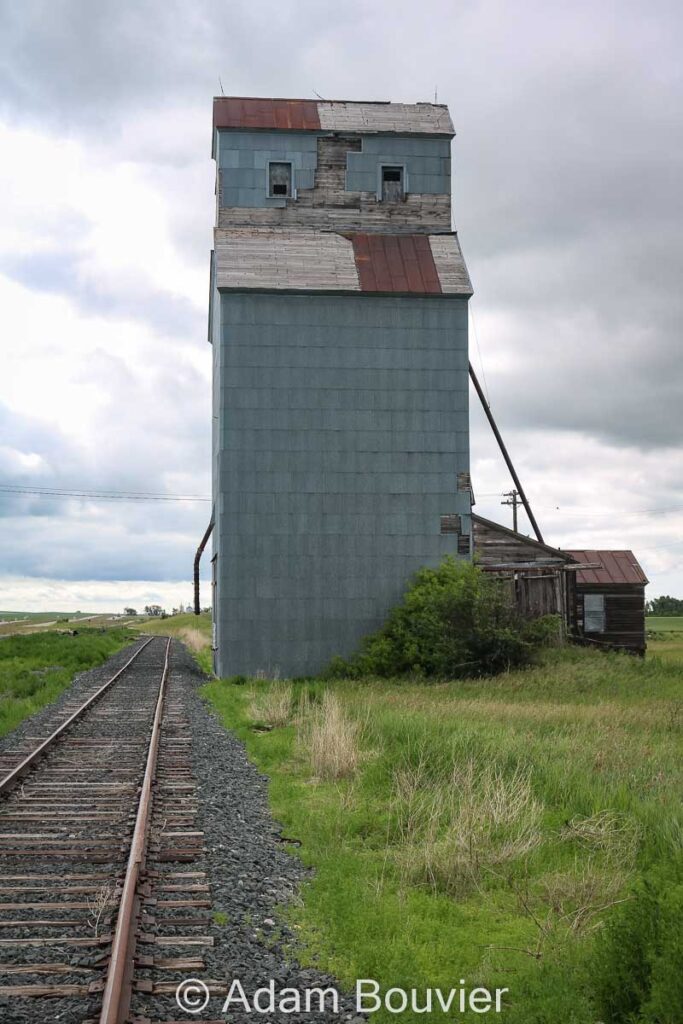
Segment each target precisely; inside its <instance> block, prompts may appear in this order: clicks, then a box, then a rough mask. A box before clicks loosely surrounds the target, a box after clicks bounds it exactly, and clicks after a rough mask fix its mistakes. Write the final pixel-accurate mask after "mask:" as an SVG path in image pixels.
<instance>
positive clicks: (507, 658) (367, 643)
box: [328, 557, 556, 678]
mask: <svg viewBox="0 0 683 1024" xmlns="http://www.w3.org/2000/svg"><path fill="white" fill-rule="evenodd" d="M551 620H552V617H551ZM555 630H556V625H555ZM548 632H549V627H548V624H547V623H546V625H545V627H544V626H537V625H535V624H530V623H525V622H524V621H523V620H522V619H521V618H520V617H519V616H518V614H517V612H516V609H515V608H514V606H513V604H512V602H511V600H510V597H509V593H508V591H507V588H506V585H505V584H504V583H503V582H502V581H501V580H500V579H497V578H496V577H494V576H492V575H490V574H487V573H484V572H482V571H481V570H480V569H479V568H477V566H476V565H472V564H471V563H469V562H460V561H455V559H453V558H451V557H447V558H445V559H444V561H443V562H442V563H441V565H440V566H439V567H438V568H436V569H421V570H420V571H419V572H418V573H417V574H416V575H415V577H414V578H413V581H412V583H411V586H410V587H409V589H408V591H407V592H406V594H405V597H404V600H403V603H402V604H400V605H399V606H397V607H396V608H394V609H393V610H392V611H391V612H390V614H389V618H388V620H387V622H386V624H385V625H384V626H383V627H382V628H381V629H380V630H379V631H378V632H377V633H374V634H373V635H371V636H369V637H366V639H365V640H364V641H363V643H362V646H361V649H360V652H359V653H358V654H357V655H355V656H354V657H353V658H352V659H350V660H349V661H345V660H344V659H342V658H335V659H333V661H332V662H331V663H330V666H329V668H328V675H330V676H338V677H339V676H354V677H358V676H367V675H370V676H372V675H374V676H397V675H404V674H408V673H412V674H417V675H422V676H438V677H442V678H443V677H449V678H457V677H462V676H478V675H493V674H495V673H497V672H501V671H505V670H508V669H510V668H513V667H519V666H522V665H526V664H528V663H529V662H530V661H531V657H532V653H533V649H534V647H535V646H538V645H539V644H540V643H541V642H545V640H546V639H547V636H548Z"/></svg>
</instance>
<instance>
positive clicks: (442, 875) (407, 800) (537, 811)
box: [394, 756, 542, 896]
mask: <svg viewBox="0 0 683 1024" xmlns="http://www.w3.org/2000/svg"><path fill="white" fill-rule="evenodd" d="M394 811H395V814H396V821H397V826H398V829H397V834H398V844H397V846H398V849H397V858H398V862H399V866H400V868H401V870H402V872H403V874H404V877H405V878H406V880H408V881H411V882H418V883H419V882H423V883H427V884H429V885H430V886H431V887H432V888H433V889H434V890H435V891H439V892H446V893H449V894H451V895H454V896H455V895H464V894H465V893H467V892H469V891H470V890H471V889H472V888H473V887H476V886H477V885H478V883H479V881H480V880H481V878H482V876H483V874H484V873H485V872H486V871H487V870H492V869H495V868H496V867H499V866H500V865H502V864H505V863H506V862H509V861H512V860H516V859H518V858H520V857H523V856H525V855H526V854H528V853H530V852H531V850H533V849H534V848H535V847H536V846H538V844H539V843H540V841H541V832H540V821H541V814H542V806H541V804H540V803H539V801H538V800H536V798H535V797H534V795H533V792H532V788H531V779H530V772H529V771H528V770H525V769H522V768H517V769H516V770H515V771H514V772H512V773H511V774H505V773H504V772H503V771H502V769H500V768H498V767H496V766H494V765H483V766H478V765H477V764H476V763H475V762H474V761H473V760H468V761H466V762H465V763H464V764H462V765H461V764H454V765H452V766H451V767H450V769H439V770H436V771H434V770H432V771H429V770H428V761H427V758H426V756H423V757H421V758H420V759H419V760H418V761H417V762H416V763H415V764H412V765H406V766H403V767H401V768H399V769H398V770H397V771H396V772H395V774H394Z"/></svg>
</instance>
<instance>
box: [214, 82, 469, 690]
mask: <svg viewBox="0 0 683 1024" xmlns="http://www.w3.org/2000/svg"><path fill="white" fill-rule="evenodd" d="M213 128H214V130H213V153H214V157H215V160H216V167H217V176H216V198H217V209H216V224H217V226H216V231H215V243H214V255H213V259H212V269H211V309H210V317H209V320H210V340H211V342H212V343H213V366H214V373H213V425H214V433H213V487H214V517H215V529H214V534H213V537H214V558H213V567H214V601H213V608H214V627H215V638H214V646H215V650H216V654H215V667H216V670H217V672H219V673H220V674H221V675H227V674H231V673H254V672H256V671H258V670H264V671H266V672H269V673H272V672H276V671H279V672H280V673H282V674H283V675H286V676H291V675H300V674H309V673H313V672H316V671H317V670H319V669H320V668H321V667H322V666H323V665H324V664H325V663H326V662H327V660H328V659H329V658H330V657H331V656H332V655H334V654H342V655H348V654H349V653H351V652H352V651H353V650H354V649H355V647H356V645H357V643H358V641H359V640H360V638H361V637H362V636H363V635H365V634H367V633H369V632H370V631H372V630H373V629H375V628H376V627H377V626H378V625H379V624H380V623H381V622H382V621H383V618H384V616H385V615H386V612H387V610H388V609H389V608H390V607H391V606H392V605H393V604H395V603H396V601H397V600H398V599H399V598H400V596H401V594H402V592H403V590H404V588H405V584H406V581H407V580H408V578H409V577H410V576H411V574H412V573H413V572H414V571H415V570H417V569H418V568H420V567H421V566H424V565H436V564H438V562H439V561H440V560H441V558H442V557H443V555H445V554H447V553H452V554H455V555H457V556H459V557H462V558H469V557H470V556H471V521H470V511H471V492H470V485H469V425H468V352H467V302H468V299H469V296H470V295H471V292H472V289H471V285H470V281H469V277H468V274H467V270H466V267H465V264H464V261H463V257H462V253H461V251H460V247H459V244H458V239H457V235H456V234H455V233H454V232H453V231H452V228H451V155H450V154H451V140H452V137H453V134H454V131H453V126H452V123H451V119H450V116H449V113H448V109H447V108H446V107H445V106H442V105H438V104H431V103H418V104H412V105H411V104H397V103H346V102H322V101H320V102H316V101H311V100H261V99H248V98H247V99H241V98H228V97H221V98H219V99H217V100H215V102H214V125H213Z"/></svg>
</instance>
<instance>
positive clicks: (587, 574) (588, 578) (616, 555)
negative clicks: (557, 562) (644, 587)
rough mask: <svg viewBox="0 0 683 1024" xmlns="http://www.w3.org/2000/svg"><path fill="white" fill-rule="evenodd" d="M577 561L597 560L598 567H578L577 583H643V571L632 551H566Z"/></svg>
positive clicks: (644, 579)
mask: <svg viewBox="0 0 683 1024" xmlns="http://www.w3.org/2000/svg"><path fill="white" fill-rule="evenodd" d="M567 554H569V555H573V557H574V558H575V559H576V560H577V562H587V563H591V562H594V563H595V562H597V563H598V564H599V565H600V568H599V569H579V571H578V572H577V574H576V582H577V583H579V584H582V583H584V584H598V585H600V584H610V583H626V584H636V585H637V584H645V583H647V582H648V579H647V576H646V575H645V573H644V572H643V570H642V568H641V566H640V565H639V564H638V560H637V559H636V556H635V555H634V554H633V552H632V551H568V552H567Z"/></svg>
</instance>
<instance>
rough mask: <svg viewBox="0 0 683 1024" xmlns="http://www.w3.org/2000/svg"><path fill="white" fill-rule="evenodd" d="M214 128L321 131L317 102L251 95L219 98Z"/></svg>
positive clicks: (215, 105)
mask: <svg viewBox="0 0 683 1024" xmlns="http://www.w3.org/2000/svg"><path fill="white" fill-rule="evenodd" d="M213 126H214V129H215V128H261V129H271V130H272V129H275V130H279V131H320V117H319V116H318V104H317V103H316V102H315V100H284V99H282V100H280V99H257V98H253V97H250V96H216V97H215V98H214V101H213Z"/></svg>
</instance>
